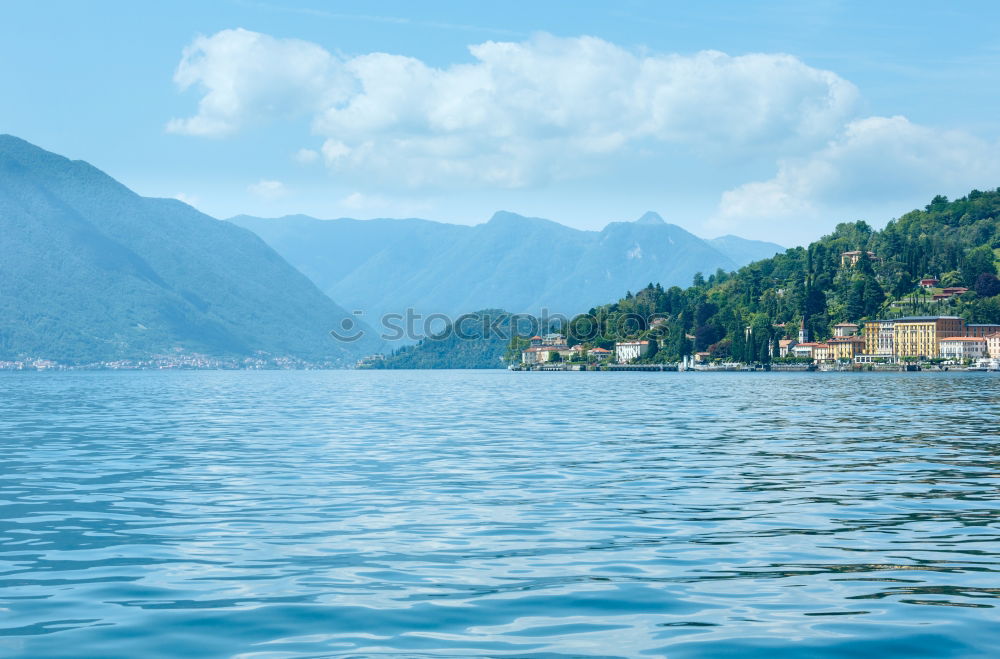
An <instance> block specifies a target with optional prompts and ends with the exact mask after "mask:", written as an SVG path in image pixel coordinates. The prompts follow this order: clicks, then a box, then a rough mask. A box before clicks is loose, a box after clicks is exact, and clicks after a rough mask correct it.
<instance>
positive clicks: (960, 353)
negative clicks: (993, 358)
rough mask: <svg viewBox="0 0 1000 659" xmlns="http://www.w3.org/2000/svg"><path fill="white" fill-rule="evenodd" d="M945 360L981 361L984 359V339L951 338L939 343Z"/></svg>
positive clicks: (985, 348) (968, 337) (970, 337)
mask: <svg viewBox="0 0 1000 659" xmlns="http://www.w3.org/2000/svg"><path fill="white" fill-rule="evenodd" d="M939 345H940V354H941V356H942V357H944V358H945V359H958V360H962V359H981V358H983V357H986V350H987V346H986V339H985V338H982V337H978V336H952V337H948V338H946V339H941V341H940V342H939Z"/></svg>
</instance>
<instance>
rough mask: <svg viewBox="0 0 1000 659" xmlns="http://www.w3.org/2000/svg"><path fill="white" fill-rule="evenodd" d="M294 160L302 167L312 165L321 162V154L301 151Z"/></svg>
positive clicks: (307, 150) (308, 150) (306, 150)
mask: <svg viewBox="0 0 1000 659" xmlns="http://www.w3.org/2000/svg"><path fill="white" fill-rule="evenodd" d="M292 158H293V159H294V160H295V162H297V163H299V164H300V165H311V164H313V163H314V162H316V161H317V160H319V152H317V151H313V150H312V149H299V150H298V151H296V152H295V155H294V156H292Z"/></svg>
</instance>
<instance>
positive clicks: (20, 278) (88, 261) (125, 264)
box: [0, 135, 372, 361]
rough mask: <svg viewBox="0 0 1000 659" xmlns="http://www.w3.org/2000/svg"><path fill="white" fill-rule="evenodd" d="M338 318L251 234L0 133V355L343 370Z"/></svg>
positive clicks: (344, 348) (345, 348) (349, 350)
mask: <svg viewBox="0 0 1000 659" xmlns="http://www.w3.org/2000/svg"><path fill="white" fill-rule="evenodd" d="M346 316H347V314H346V312H345V311H344V310H343V309H341V308H340V307H338V306H337V305H336V304H334V303H333V302H332V301H331V300H330V299H329V298H328V297H327V296H326V295H324V294H323V293H322V292H321V291H320V290H319V289H318V288H317V287H316V286H315V285H314V284H313V283H312V282H311V281H309V279H308V278H306V277H305V276H304V275H303V274H301V273H300V272H298V271H297V270H295V268H293V267H292V266H290V265H289V264H288V263H287V262H286V261H285V260H284V259H282V258H281V257H280V256H279V255H278V254H277V253H276V252H275V251H274V250H273V249H271V248H270V247H268V246H267V245H266V244H265V243H264V242H263V241H262V240H260V239H259V238H258V237H257V236H256V235H254V234H253V233H251V232H249V231H247V230H245V229H242V228H240V227H237V226H234V225H233V224H230V223H229V222H224V221H220V220H216V219H214V218H211V217H209V216H207V215H204V214H202V213H200V212H198V211H197V210H195V209H193V208H191V207H190V206H188V205H186V204H183V203H181V202H179V201H175V200H171V199H148V198H144V197H140V196H139V195H137V194H135V193H134V192H132V191H131V190H129V189H128V188H126V187H125V186H123V185H122V184H120V183H118V182H117V181H115V180H114V179H112V178H111V177H109V176H107V175H106V174H104V173H103V172H101V171H99V170H98V169H96V168H94V167H93V166H91V165H89V164H87V163H86V162H82V161H70V160H68V159H66V158H63V157H62V156H58V155H56V154H53V153H49V152H47V151H44V150H42V149H40V148H38V147H36V146H33V145H31V144H29V143H28V142H25V141H24V140H21V139H18V138H16V137H12V136H9V135H2V136H0V359H13V358H17V357H40V358H49V359H58V360H64V361H95V360H106V359H115V358H134V357H143V356H148V355H152V354H164V353H171V352H177V351H183V352H201V353H207V354H211V355H218V356H240V355H251V354H254V353H257V352H263V353H267V354H268V355H270V356H295V357H302V358H306V359H331V360H333V359H339V360H346V359H349V358H350V357H352V356H353V355H355V354H356V353H358V352H361V351H363V350H364V349H366V348H370V347H371V345H372V343H371V342H370V341H369V342H360V344H341V343H337V342H335V341H334V340H333V339H332V338H331V337H330V336H329V331H330V330H331V329H334V328H335V327H337V326H339V324H340V323H341V321H342V320H344V319H345V317H346Z"/></svg>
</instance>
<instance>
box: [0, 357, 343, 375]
mask: <svg viewBox="0 0 1000 659" xmlns="http://www.w3.org/2000/svg"><path fill="white" fill-rule="evenodd" d="M338 366H339V365H338V364H335V363H332V362H310V361H305V360H302V359H298V358H295V357H232V358H225V357H212V356H209V355H202V354H197V353H195V354H177V355H161V356H155V357H150V358H148V359H114V360H108V361H100V362H90V363H82V364H80V363H66V362H60V361H56V360H53V359H39V358H32V357H28V358H24V359H17V360H3V361H0V371H164V370H262V371H263V370H268V371H274V370H303V369H324V368H336V367H338Z"/></svg>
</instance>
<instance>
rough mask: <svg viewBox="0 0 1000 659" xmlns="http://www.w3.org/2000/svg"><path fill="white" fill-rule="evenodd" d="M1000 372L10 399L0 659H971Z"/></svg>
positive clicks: (9, 392) (977, 632)
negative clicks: (346, 658)
mask: <svg viewBox="0 0 1000 659" xmlns="http://www.w3.org/2000/svg"><path fill="white" fill-rule="evenodd" d="M998 392H1000V378H998V377H996V376H995V375H990V374H971V373H969V374H940V373H934V374H930V373H928V374H859V375H850V374H813V373H806V374H677V373H606V374H602V373H508V372H391V373H390V372H288V373H282V372H272V373H244V372H187V373H94V374H86V373H81V374H6V375H2V376H0V451H2V455H3V459H2V461H0V511H2V514H0V612H2V615H0V655H5V654H6V655H16V654H23V655H26V656H36V657H37V656H73V657H80V656H101V657H117V656H121V657H136V656H144V657H154V656H190V657H198V656H233V655H238V656H254V657H257V656H280V657H286V656H299V655H302V656H317V655H324V656H328V655H338V654H345V655H353V656H365V655H397V656H398V655H404V656H416V655H455V656H468V655H491V656H496V655H517V656H546V657H555V656H644V655H653V656H655V655H662V654H668V655H669V656H672V657H687V656H706V655H713V656H719V655H723V654H725V653H739V654H741V655H761V656H774V655H787V656H847V655H853V656H857V655H859V654H869V655H873V654H879V653H882V654H889V653H891V654H894V655H898V656H908V657H914V656H927V657H941V656H962V657H966V656H990V655H991V654H992V652H993V651H994V649H995V648H996V647H1000V615H998V610H1000V609H998V608H997V604H998V603H1000V602H998V597H1000V579H998V574H997V571H998V567H1000V521H998V517H997V500H998V485H1000V441H998V439H1000V437H998V435H1000V431H998V428H1000V411H998V409H1000V408H998V403H1000V395H998Z"/></svg>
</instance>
